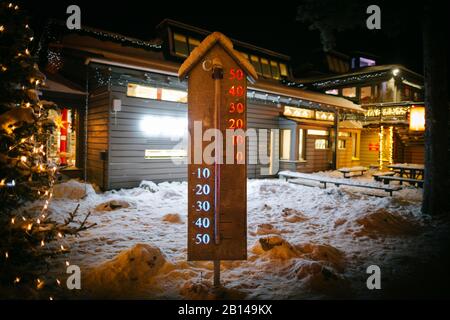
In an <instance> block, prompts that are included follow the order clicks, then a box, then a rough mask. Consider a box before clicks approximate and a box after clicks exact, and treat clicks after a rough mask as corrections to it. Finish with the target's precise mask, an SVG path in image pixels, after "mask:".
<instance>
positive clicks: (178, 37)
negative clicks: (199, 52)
mask: <svg viewBox="0 0 450 320" xmlns="http://www.w3.org/2000/svg"><path fill="white" fill-rule="evenodd" d="M173 40H174V41H173V42H174V47H175V54H176V55H178V56H181V57H187V56H188V55H189V49H188V44H187V39H186V36H184V35H182V34H179V33H174V34H173Z"/></svg>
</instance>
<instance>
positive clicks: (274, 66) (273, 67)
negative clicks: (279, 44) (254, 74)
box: [270, 61, 280, 80]
mask: <svg viewBox="0 0 450 320" xmlns="http://www.w3.org/2000/svg"><path fill="white" fill-rule="evenodd" d="M270 70H271V71H272V78H274V79H276V80H278V79H280V69H279V68H278V63H277V62H275V61H270Z"/></svg>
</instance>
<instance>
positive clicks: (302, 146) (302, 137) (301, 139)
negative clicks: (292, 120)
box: [297, 127, 308, 162]
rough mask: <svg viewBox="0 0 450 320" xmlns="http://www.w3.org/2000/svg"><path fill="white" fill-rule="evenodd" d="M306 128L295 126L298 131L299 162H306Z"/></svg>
mask: <svg viewBox="0 0 450 320" xmlns="http://www.w3.org/2000/svg"><path fill="white" fill-rule="evenodd" d="M306 130H307V129H304V128H301V127H298V128H297V133H298V141H297V149H298V150H297V157H298V161H301V162H306V160H307V153H306V152H307V151H306V149H307V148H306V146H307V141H308V140H307V139H308V138H307V137H308V135H307V134H306Z"/></svg>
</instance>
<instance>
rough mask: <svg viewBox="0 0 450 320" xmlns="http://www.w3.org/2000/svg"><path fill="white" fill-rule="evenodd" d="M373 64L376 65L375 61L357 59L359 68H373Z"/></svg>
mask: <svg viewBox="0 0 450 320" xmlns="http://www.w3.org/2000/svg"><path fill="white" fill-rule="evenodd" d="M375 64H376V61H375V60H372V59H367V58H363V57H360V58H359V67H370V66H374V65H375Z"/></svg>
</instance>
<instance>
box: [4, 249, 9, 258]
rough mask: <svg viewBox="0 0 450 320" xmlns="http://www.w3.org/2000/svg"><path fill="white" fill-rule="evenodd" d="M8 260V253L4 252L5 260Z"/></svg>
mask: <svg viewBox="0 0 450 320" xmlns="http://www.w3.org/2000/svg"><path fill="white" fill-rule="evenodd" d="M8 258H9V253H8V251H6V252H5V259H8Z"/></svg>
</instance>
